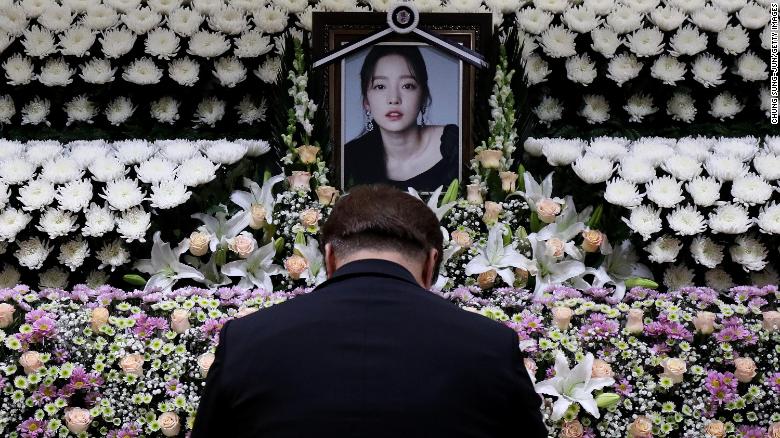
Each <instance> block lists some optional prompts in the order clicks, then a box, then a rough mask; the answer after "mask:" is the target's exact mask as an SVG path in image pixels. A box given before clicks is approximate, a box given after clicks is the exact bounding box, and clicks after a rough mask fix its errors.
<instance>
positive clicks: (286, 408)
mask: <svg viewBox="0 0 780 438" xmlns="http://www.w3.org/2000/svg"><path fill="white" fill-rule="evenodd" d="M540 405H541V398H540V397H539V396H538V395H537V394H536V393H535V392H534V389H533V386H532V383H531V381H530V378H529V376H528V374H527V372H526V370H525V367H524V365H523V360H522V356H521V352H520V350H519V349H518V338H517V334H516V333H515V332H514V331H513V330H511V329H510V328H508V327H505V326H503V325H502V324H499V323H497V322H494V321H492V320H490V319H488V318H485V317H484V316H481V315H477V314H475V313H471V312H467V311H464V310H461V309H458V308H457V307H456V306H455V305H454V304H452V303H450V302H448V301H447V300H445V299H442V298H441V297H439V296H437V295H435V294H433V293H431V292H428V291H426V290H424V289H423V288H421V287H420V286H419V285H418V284H417V283H416V282H415V280H414V277H413V276H412V274H411V273H410V272H409V271H407V270H406V269H404V268H403V267H402V266H400V265H398V264H395V263H392V262H388V261H383V260H360V261H356V262H352V263H349V264H347V265H345V266H343V267H342V268H341V269H339V270H338V271H337V272H336V273H335V275H334V276H333V278H332V279H330V280H328V281H326V282H325V283H323V284H322V285H320V286H319V287H318V288H317V289H316V290H315V291H313V292H311V293H310V294H308V295H305V296H301V297H298V298H295V299H293V300H291V301H289V302H285V303H282V304H278V305H274V306H273V307H270V308H268V309H263V310H260V311H259V312H255V313H254V314H251V315H249V316H246V317H243V318H239V319H236V320H233V321H230V322H229V323H228V324H225V326H224V327H223V329H222V332H221V334H220V342H219V346H218V347H217V352H216V360H215V361H214V364H213V365H212V366H211V369H210V370H209V374H208V377H207V382H206V388H205V392H204V394H203V398H202V399H201V403H200V407H199V409H198V413H197V417H196V419H195V428H194V431H193V433H192V438H206V437H230V438H238V437H262V438H281V437H291V438H308V437H318V438H323V437H333V438H348V437H367V438H369V437H370V438H381V437H388V438H410V437H425V438H435V437H442V438H445V437H446V438H455V437H493V438H496V437H513V438H517V437H525V438H537V437H539V438H542V437H546V436H547V433H546V430H545V427H544V425H543V423H542V417H541V413H540V411H539V407H540Z"/></svg>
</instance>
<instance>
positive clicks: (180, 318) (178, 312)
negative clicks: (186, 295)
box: [171, 309, 192, 334]
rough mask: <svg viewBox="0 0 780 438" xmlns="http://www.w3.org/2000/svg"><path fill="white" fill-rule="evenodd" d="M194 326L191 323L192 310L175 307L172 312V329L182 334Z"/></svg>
mask: <svg viewBox="0 0 780 438" xmlns="http://www.w3.org/2000/svg"><path fill="white" fill-rule="evenodd" d="M190 327H192V326H191V325H190V311H189V310H187V309H174V311H173V312H172V313H171V330H173V331H174V332H176V333H179V334H182V333H184V332H186V331H187V330H189V329H190Z"/></svg>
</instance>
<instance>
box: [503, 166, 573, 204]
mask: <svg viewBox="0 0 780 438" xmlns="http://www.w3.org/2000/svg"><path fill="white" fill-rule="evenodd" d="M552 177H553V172H550V173H549V174H548V175H547V176H546V177H545V178H544V180H542V182H541V184H540V183H538V182H536V180H535V179H534V178H533V177H532V176H531V174H530V173H528V172H524V173H523V183H524V186H525V191H516V192H514V193H512V195H520V196H522V197H523V199H525V202H527V203H528V206H529V207H530V208H531V211H536V203H538V202H539V201H541V200H542V199H552V200H553V201H555V202H557V203H560V204H563V199H561V198H553V197H552V190H553V185H552Z"/></svg>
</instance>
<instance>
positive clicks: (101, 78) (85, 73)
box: [79, 59, 116, 84]
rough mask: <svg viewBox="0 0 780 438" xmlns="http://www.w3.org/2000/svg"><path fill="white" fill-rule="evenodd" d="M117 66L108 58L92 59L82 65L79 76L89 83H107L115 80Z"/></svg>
mask: <svg viewBox="0 0 780 438" xmlns="http://www.w3.org/2000/svg"><path fill="white" fill-rule="evenodd" d="M114 73H116V68H112V67H111V61H109V60H107V59H90V60H89V61H87V62H85V63H84V64H82V65H81V73H80V74H79V76H80V77H81V79H83V80H84V82H86V83H88V84H105V83H108V82H112V81H113V80H114Z"/></svg>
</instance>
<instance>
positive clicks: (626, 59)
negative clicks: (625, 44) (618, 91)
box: [607, 53, 642, 87]
mask: <svg viewBox="0 0 780 438" xmlns="http://www.w3.org/2000/svg"><path fill="white" fill-rule="evenodd" d="M640 71H642V63H641V62H640V61H639V60H638V59H637V58H636V56H634V55H632V54H630V53H621V54H620V55H617V56H615V57H614V58H612V59H611V60H610V61H609V66H608V67H607V77H608V78H610V79H612V80H613V81H615V83H617V84H618V86H619V87H620V86H623V84H625V83H626V82H628V81H630V80H631V79H634V78H635V77H637V76H639V72H640Z"/></svg>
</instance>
